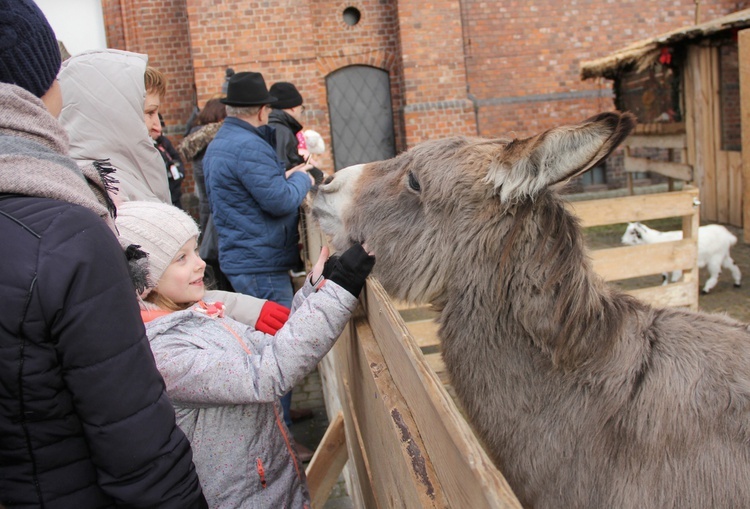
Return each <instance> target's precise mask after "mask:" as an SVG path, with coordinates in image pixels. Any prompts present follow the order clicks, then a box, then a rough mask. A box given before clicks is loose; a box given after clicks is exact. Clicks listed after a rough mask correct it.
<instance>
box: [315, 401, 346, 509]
mask: <svg viewBox="0 0 750 509" xmlns="http://www.w3.org/2000/svg"><path fill="white" fill-rule="evenodd" d="M347 459H349V454H348V453H347V451H346V432H345V430H344V414H343V412H341V411H339V413H338V414H336V417H335V418H334V419H333V421H332V422H331V423H330V424H329V425H328V429H326V432H325V435H323V439H322V440H321V441H320V444H318V448H317V449H315V454H314V455H313V457H312V460H310V464H309V465H307V468H306V469H305V474H306V476H307V486H308V488H309V489H310V499H311V502H312V507H313V509H320V508H322V507H323V505H324V504H325V503H326V501H327V500H328V497H329V495H330V494H331V490H332V489H333V487H334V486H335V485H336V481H338V478H339V474H341V471H342V470H343V468H344V465H345V464H346V460H347Z"/></svg>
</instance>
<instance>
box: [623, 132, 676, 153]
mask: <svg viewBox="0 0 750 509" xmlns="http://www.w3.org/2000/svg"><path fill="white" fill-rule="evenodd" d="M625 144H626V145H627V146H629V147H630V148H677V149H682V148H685V146H686V145H687V138H686V136H685V134H684V133H680V134H631V135H630V136H628V137H627V138H626V139H625Z"/></svg>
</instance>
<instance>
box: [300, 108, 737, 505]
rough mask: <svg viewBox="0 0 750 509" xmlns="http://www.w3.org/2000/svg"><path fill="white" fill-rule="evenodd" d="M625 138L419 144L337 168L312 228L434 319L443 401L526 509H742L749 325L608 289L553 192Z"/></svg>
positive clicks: (575, 129)
mask: <svg viewBox="0 0 750 509" xmlns="http://www.w3.org/2000/svg"><path fill="white" fill-rule="evenodd" d="M634 124H635V121H634V118H633V116H632V115H630V114H627V113H625V114H621V113H616V112H612V113H603V114H601V115H598V116H596V117H592V118H590V119H588V120H586V121H584V122H582V123H580V124H577V125H570V126H564V127H558V128H554V129H550V130H548V131H545V132H543V133H541V134H539V135H536V136H533V137H530V138H527V139H516V140H512V141H507V140H488V139H478V138H467V137H454V138H449V139H443V140H439V141H428V142H424V143H421V144H419V145H417V146H415V147H414V148H412V149H410V150H408V151H406V152H404V153H402V154H400V155H398V156H397V157H395V158H393V159H390V160H387V161H381V162H373V163H368V164H364V165H357V166H353V167H350V168H346V169H343V170H341V171H340V172H338V173H337V174H336V175H335V176H334V177H333V178H332V179H330V180H329V181H328V182H327V183H325V184H324V185H322V186H320V188H319V190H318V191H317V194H316V195H315V196H314V197H313V198H312V207H313V209H312V210H313V214H314V216H315V217H316V218H317V220H318V222H319V224H320V226H321V229H322V230H323V231H324V232H325V233H326V234H327V235H328V236H329V239H330V242H331V244H332V246H333V247H334V248H335V249H337V250H343V249H345V248H347V247H348V246H350V245H351V244H353V243H354V242H363V241H365V242H367V244H368V246H369V248H370V249H371V250H373V251H374V252H375V254H376V256H377V259H378V263H377V264H376V266H375V269H374V272H373V274H374V275H375V276H376V277H377V278H378V279H379V280H380V281H381V282H382V284H383V286H384V287H385V288H386V290H388V291H389V292H390V293H391V294H392V295H393V296H394V297H396V298H399V299H403V300H406V301H410V302H415V303H430V304H432V306H434V307H435V309H437V310H438V311H439V318H438V321H439V324H440V327H439V332H438V334H439V336H440V339H441V341H442V355H443V359H444V361H445V365H446V367H447V370H448V372H449V374H450V377H451V381H452V384H453V386H454V388H455V390H456V394H457V396H458V398H459V400H460V403H461V404H462V406H463V407H464V409H465V411H466V414H467V416H468V420H469V422H470V423H471V424H472V426H473V428H474V429H475V431H476V433H477V434H478V436H479V437H480V438H481V440H482V441H483V442H484V444H485V447H486V449H487V451H488V453H489V454H490V456H491V457H492V459H493V461H494V462H495V463H496V465H497V466H498V467H499V469H500V470H501V471H502V472H503V474H504V475H505V476H506V478H507V480H508V482H509V483H510V486H511V487H512V488H513V490H514V492H515V494H516V495H517V496H518V498H519V500H520V501H521V503H522V504H523V505H524V506H525V507H533V508H536V509H540V508H548V507H570V508H597V509H599V508H615V507H616V508H633V509H636V508H638V509H644V508H654V509H656V508H659V509H663V508H706V507H750V413H749V412H748V410H750V401H748V400H749V398H750V333H748V327H747V326H746V325H744V324H741V323H738V322H735V321H733V320H731V319H729V318H727V317H725V316H720V315H708V314H701V313H694V312H690V311H687V310H681V309H655V308H652V307H651V306H649V305H647V304H645V303H643V302H640V301H638V300H636V299H635V298H633V297H630V296H628V295H626V294H623V293H621V292H620V291H618V290H616V289H615V288H613V287H610V286H608V285H607V284H606V283H604V282H603V280H602V279H601V278H600V277H598V276H597V275H596V274H595V273H594V272H593V271H592V268H591V262H590V260H589V258H588V256H587V252H586V249H585V247H584V243H583V238H582V234H581V231H580V226H579V223H578V221H577V219H576V218H575V217H574V216H572V215H571V214H570V213H569V212H568V211H567V210H566V208H565V206H564V201H563V198H561V196H560V195H559V194H558V188H559V186H561V185H563V184H564V182H565V181H567V180H569V179H570V178H572V177H575V176H577V175H579V174H581V173H582V172H584V171H586V170H588V169H589V168H591V167H592V166H594V165H596V164H597V163H598V162H600V161H601V160H603V159H604V158H606V157H607V156H608V155H609V154H610V153H611V152H612V151H613V150H614V149H615V148H616V147H617V146H618V145H619V143H620V142H621V141H622V140H623V139H624V138H625V137H626V136H627V135H628V134H629V133H630V132H631V131H632V129H633V127H634Z"/></svg>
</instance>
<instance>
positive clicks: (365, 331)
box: [346, 297, 450, 508]
mask: <svg viewBox="0 0 750 509" xmlns="http://www.w3.org/2000/svg"><path fill="white" fill-rule="evenodd" d="M368 304H370V298H369V297H368ZM391 309H392V308H391ZM355 330H356V334H355V335H354V336H353V337H352V342H351V345H350V349H349V353H348V362H349V374H348V376H347V380H346V381H347V385H348V387H349V391H350V394H351V399H350V405H351V412H352V414H353V415H355V416H356V420H357V430H358V433H359V435H358V442H359V445H360V446H361V448H362V453H363V458H364V459H365V462H366V465H367V466H366V468H367V471H368V479H369V483H370V484H371V486H372V491H373V495H374V499H375V500H376V501H377V507H393V506H394V505H398V506H403V507H420V508H442V507H449V506H450V505H449V504H447V503H446V501H445V498H444V497H445V495H444V493H443V489H442V487H441V483H440V481H439V480H438V478H437V476H436V473H435V470H434V467H433V463H432V460H431V458H430V456H429V455H428V454H427V452H426V448H425V445H424V443H423V441H422V435H421V434H420V432H419V429H418V426H417V425H416V423H415V421H414V416H413V412H414V410H413V409H411V408H410V407H409V406H408V404H407V403H406V402H405V400H404V398H403V395H402V393H401V391H400V390H399V388H398V385H397V384H395V383H394V381H393V379H392V378H391V374H392V372H391V371H390V370H389V368H388V366H387V365H386V363H385V360H384V358H383V354H382V351H381V348H380V346H379V345H378V341H376V339H375V336H374V335H373V330H372V329H371V328H370V326H369V324H368V323H367V322H366V321H365V320H358V321H357V323H356V326H355ZM393 497H397V499H396V500H397V504H394V498H393ZM368 507H370V506H368Z"/></svg>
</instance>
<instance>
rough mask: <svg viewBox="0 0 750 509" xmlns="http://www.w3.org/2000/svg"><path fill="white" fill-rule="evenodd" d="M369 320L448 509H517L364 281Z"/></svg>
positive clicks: (377, 292) (393, 316)
mask: <svg viewBox="0 0 750 509" xmlns="http://www.w3.org/2000/svg"><path fill="white" fill-rule="evenodd" d="M367 294H368V306H367V319H368V321H369V323H370V325H371V327H372V329H373V332H374V334H375V337H377V338H378V342H379V343H380V345H381V351H382V353H383V356H384V357H385V361H386V363H387V364H388V368H389V372H390V374H391V376H392V377H393V381H394V383H395V384H396V386H398V387H399V388H401V390H402V394H403V396H404V400H405V401H406V403H407V405H408V407H409V408H410V409H411V412H412V416H413V417H414V419H415V421H416V423H417V425H418V427H419V429H420V431H422V433H421V436H422V438H423V440H424V444H425V447H426V450H427V454H428V455H429V457H430V458H431V459H432V464H433V466H434V467H435V472H436V474H437V476H438V479H439V480H440V484H441V486H442V491H443V494H444V496H445V500H446V502H447V507H471V508H472V509H482V508H503V509H505V508H515V509H520V508H521V505H520V503H519V502H518V499H517V498H516V497H515V495H514V494H513V491H512V490H511V489H510V486H508V483H507V481H506V480H505V478H504V477H503V476H502V474H501V473H500V472H499V471H498V470H497V468H496V467H495V466H494V464H493V463H492V461H491V460H490V458H489V456H488V455H487V453H486V452H485V451H484V449H483V448H482V447H481V446H480V445H479V442H478V440H477V439H476V437H475V436H474V433H473V431H472V429H471V428H470V427H469V424H468V423H467V422H466V420H465V419H464V417H463V416H462V415H461V412H460V411H459V409H458V408H456V405H455V403H454V402H453V400H452V399H451V397H450V396H449V395H448V393H447V392H446V390H445V388H444V387H443V384H442V383H441V382H440V380H439V378H438V377H437V375H436V374H435V373H434V372H433V370H432V369H431V368H430V366H429V365H428V364H427V361H426V360H425V359H424V356H423V355H422V353H421V351H420V350H419V348H418V347H417V346H416V344H415V342H414V340H413V338H411V335H410V334H409V331H408V329H407V328H406V325H405V324H404V323H403V321H402V320H401V317H400V316H399V315H398V313H397V312H396V311H395V310H393V308H392V307H391V306H390V303H389V300H390V299H389V297H388V294H387V293H386V291H385V290H384V289H383V287H382V286H381V285H380V283H379V282H378V281H377V280H375V279H373V278H369V279H368V280H367Z"/></svg>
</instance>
